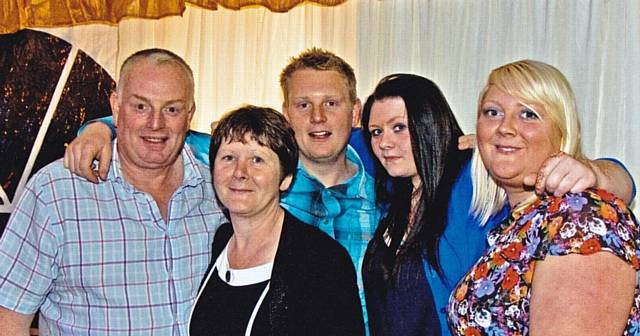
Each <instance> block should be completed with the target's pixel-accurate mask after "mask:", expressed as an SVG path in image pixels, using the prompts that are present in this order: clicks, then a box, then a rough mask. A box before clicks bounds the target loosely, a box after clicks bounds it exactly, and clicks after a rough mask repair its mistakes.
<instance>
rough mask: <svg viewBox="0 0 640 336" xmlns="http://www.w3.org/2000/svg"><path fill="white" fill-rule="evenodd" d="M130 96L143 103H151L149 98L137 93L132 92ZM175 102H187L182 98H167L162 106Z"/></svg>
mask: <svg viewBox="0 0 640 336" xmlns="http://www.w3.org/2000/svg"><path fill="white" fill-rule="evenodd" d="M131 97H133V98H136V99H139V100H142V101H143V102H145V103H151V101H150V100H149V99H147V98H146V97H143V96H139V95H137V94H132V95H131ZM175 103H182V104H185V105H186V104H187V102H186V101H185V100H183V99H173V100H169V101H167V102H165V103H164V104H163V105H162V106H167V105H171V104H175Z"/></svg>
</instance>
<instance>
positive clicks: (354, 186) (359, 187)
mask: <svg viewBox="0 0 640 336" xmlns="http://www.w3.org/2000/svg"><path fill="white" fill-rule="evenodd" d="M346 155H347V160H348V161H349V162H351V163H352V164H354V165H355V166H356V167H357V168H358V170H357V172H356V173H355V174H354V175H353V176H351V177H350V178H348V179H347V180H346V181H344V182H343V183H340V184H337V185H335V186H332V187H330V188H326V189H331V190H334V191H339V192H340V193H341V194H343V195H344V196H346V197H356V198H362V199H366V200H369V201H371V202H375V192H374V190H373V189H374V188H373V177H371V176H370V175H369V174H368V173H367V172H366V170H365V168H364V164H363V163H362V160H361V159H360V156H359V155H358V152H356V150H355V149H354V148H353V147H351V145H347V149H346ZM295 180H300V181H297V182H296V181H294V185H293V186H292V189H294V190H295V191H296V192H313V191H317V190H318V189H325V187H324V185H323V184H322V183H321V182H320V181H319V180H318V179H317V178H315V177H314V176H312V175H311V174H309V172H307V170H306V169H305V168H304V166H303V165H302V162H301V161H298V168H297V173H296V178H295ZM304 182H306V183H304ZM367 183H371V188H368V185H367Z"/></svg>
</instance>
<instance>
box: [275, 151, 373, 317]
mask: <svg viewBox="0 0 640 336" xmlns="http://www.w3.org/2000/svg"><path fill="white" fill-rule="evenodd" d="M347 160H349V162H351V163H352V164H354V165H356V166H357V167H358V172H357V173H356V175H354V176H352V177H351V178H349V179H348V180H347V181H345V182H344V183H343V184H338V185H335V186H332V187H329V188H326V187H325V186H324V185H322V183H320V181H318V180H317V179H316V178H315V177H313V176H311V175H310V174H309V173H307V171H306V170H305V169H304V167H303V166H302V164H301V163H300V162H298V170H297V173H296V177H295V179H294V182H293V185H292V186H291V189H290V190H289V192H288V193H287V194H286V196H285V197H284V198H283V199H282V200H281V204H282V207H284V208H285V209H287V210H289V212H291V213H292V214H293V215H294V216H296V217H297V218H299V219H300V220H301V221H303V222H305V223H307V224H310V225H313V226H315V227H317V228H319V229H320V230H322V231H323V232H325V233H326V234H328V235H329V236H331V237H333V238H334V239H335V240H337V241H338V242H339V243H340V244H342V246H344V247H345V248H346V249H347V251H348V252H349V255H350V256H351V261H353V264H354V265H355V268H356V271H357V275H358V289H359V292H360V301H361V304H362V310H363V313H364V317H365V323H367V312H366V308H365V307H366V304H365V299H364V287H363V285H362V260H363V259H364V253H365V252H366V250H367V245H368V243H369V240H371V238H372V237H373V234H374V232H375V230H376V227H377V226H378V222H379V221H380V216H381V210H380V209H379V208H378V207H377V206H376V202H375V190H374V182H373V177H371V175H369V174H368V173H367V172H366V170H365V168H364V165H363V164H362V161H361V160H360V157H359V156H358V153H356V151H355V150H354V149H353V148H352V147H351V146H348V147H347ZM367 327H368V324H367Z"/></svg>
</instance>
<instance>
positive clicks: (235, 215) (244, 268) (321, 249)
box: [190, 106, 364, 335]
mask: <svg viewBox="0 0 640 336" xmlns="http://www.w3.org/2000/svg"><path fill="white" fill-rule="evenodd" d="M209 155H210V162H211V172H212V176H213V184H214V189H215V191H216V196H217V197H218V199H219V201H220V203H221V204H222V205H223V206H224V209H225V214H226V216H227V219H229V221H230V223H227V224H224V225H223V226H221V227H220V228H219V229H218V231H217V232H216V236H215V239H214V242H213V257H212V264H211V266H210V270H209V272H208V273H207V275H206V277H205V279H204V282H203V285H202V288H201V290H200V293H199V295H198V300H197V303H196V306H195V308H194V310H193V313H192V317H191V321H190V332H191V335H362V334H363V333H364V322H363V318H362V310H361V308H360V301H359V298H358V288H357V286H356V274H355V270H354V267H353V264H352V263H351V259H350V258H349V255H348V254H347V252H346V250H345V249H344V248H343V247H342V246H341V245H340V244H339V243H338V242H336V241H335V240H333V239H332V238H331V237H329V236H327V235H326V234H324V233H323V232H321V231H320V230H318V229H317V228H315V227H313V226H310V225H306V224H303V223H302V222H300V221H299V220H298V219H296V218H295V217H293V216H292V215H291V214H289V213H288V212H287V211H286V210H284V209H283V208H282V207H281V206H280V196H281V194H282V193H284V192H286V191H287V189H288V187H289V186H290V185H291V182H292V179H293V175H294V172H295V169H296V167H297V164H298V148H297V146H296V142H295V138H294V135H293V131H292V130H291V128H290V126H289V124H288V122H287V121H286V120H285V118H284V117H283V116H282V115H281V114H280V113H278V112H277V111H275V110H272V109H269V108H263V107H255V106H246V107H242V108H240V109H237V110H234V111H231V112H229V113H228V114H226V115H225V116H224V117H223V118H222V119H221V120H220V122H219V123H218V126H217V128H216V130H215V132H214V135H213V138H212V141H211V149H210V153H209Z"/></svg>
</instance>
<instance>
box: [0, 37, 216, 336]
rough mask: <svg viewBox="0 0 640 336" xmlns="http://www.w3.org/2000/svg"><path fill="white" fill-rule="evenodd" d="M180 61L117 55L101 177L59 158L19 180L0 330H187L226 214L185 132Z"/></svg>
mask: <svg viewBox="0 0 640 336" xmlns="http://www.w3.org/2000/svg"><path fill="white" fill-rule="evenodd" d="M193 93H194V82H193V74H192V72H191V69H190V68H189V66H188V65H187V64H186V63H185V62H184V60H182V59H181V58H180V57H178V56H176V55H175V54H173V53H171V52H169V51H166V50H162V49H148V50H143V51H140V52H137V53H135V54H134V55H132V56H131V57H129V58H128V59H127V60H126V61H125V62H124V64H123V66H122V68H121V71H120V80H119V82H118V87H117V91H116V92H115V93H113V94H112V96H111V107H112V110H113V116H114V121H115V122H116V124H117V126H118V135H119V136H118V140H117V141H115V142H114V145H115V148H116V150H115V151H114V152H113V155H112V157H111V158H112V161H111V169H110V173H109V175H108V176H106V177H105V182H104V183H101V184H93V183H91V182H90V181H87V180H86V179H84V178H82V177H80V176H77V175H74V174H72V173H70V172H69V171H68V170H66V169H65V168H64V167H63V162H62V160H58V161H56V162H54V163H52V164H50V165H48V166H46V167H45V168H43V169H42V170H40V171H39V172H38V173H36V174H35V175H34V176H33V177H32V179H31V180H30V181H29V183H28V184H27V186H26V188H25V191H24V193H23V194H22V196H21V197H20V200H19V201H18V205H17V208H16V210H15V211H14V212H13V213H12V215H11V218H10V219H9V222H8V225H7V228H6V230H5V232H4V234H3V236H2V238H1V240H0V326H1V331H0V333H2V334H7V335H26V334H28V330H29V326H30V323H31V320H32V319H33V316H34V313H35V312H36V311H37V310H38V309H39V310H40V320H39V327H40V333H41V334H44V335H98V334H104V335H107V334H108V335H186V334H188V319H189V314H190V312H191V309H192V306H193V304H194V302H195V298H196V295H197V292H198V288H199V285H200V282H201V281H202V277H203V275H204V272H205V271H206V269H207V266H208V263H209V259H210V246H211V243H212V241H213V236H214V233H215V230H216V229H217V227H218V226H219V224H220V222H221V221H222V220H223V214H222V212H221V210H220V209H219V208H218V205H217V203H216V200H215V195H214V193H213V190H212V187H211V176H210V173H209V169H208V168H207V167H206V166H204V165H203V164H202V163H200V162H198V161H197V160H196V159H195V157H194V156H193V154H192V153H191V150H190V149H188V148H186V147H185V146H184V139H185V136H186V133H187V131H188V129H189V124H190V121H191V118H192V117H193V113H194V112H195V104H194V99H193Z"/></svg>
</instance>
